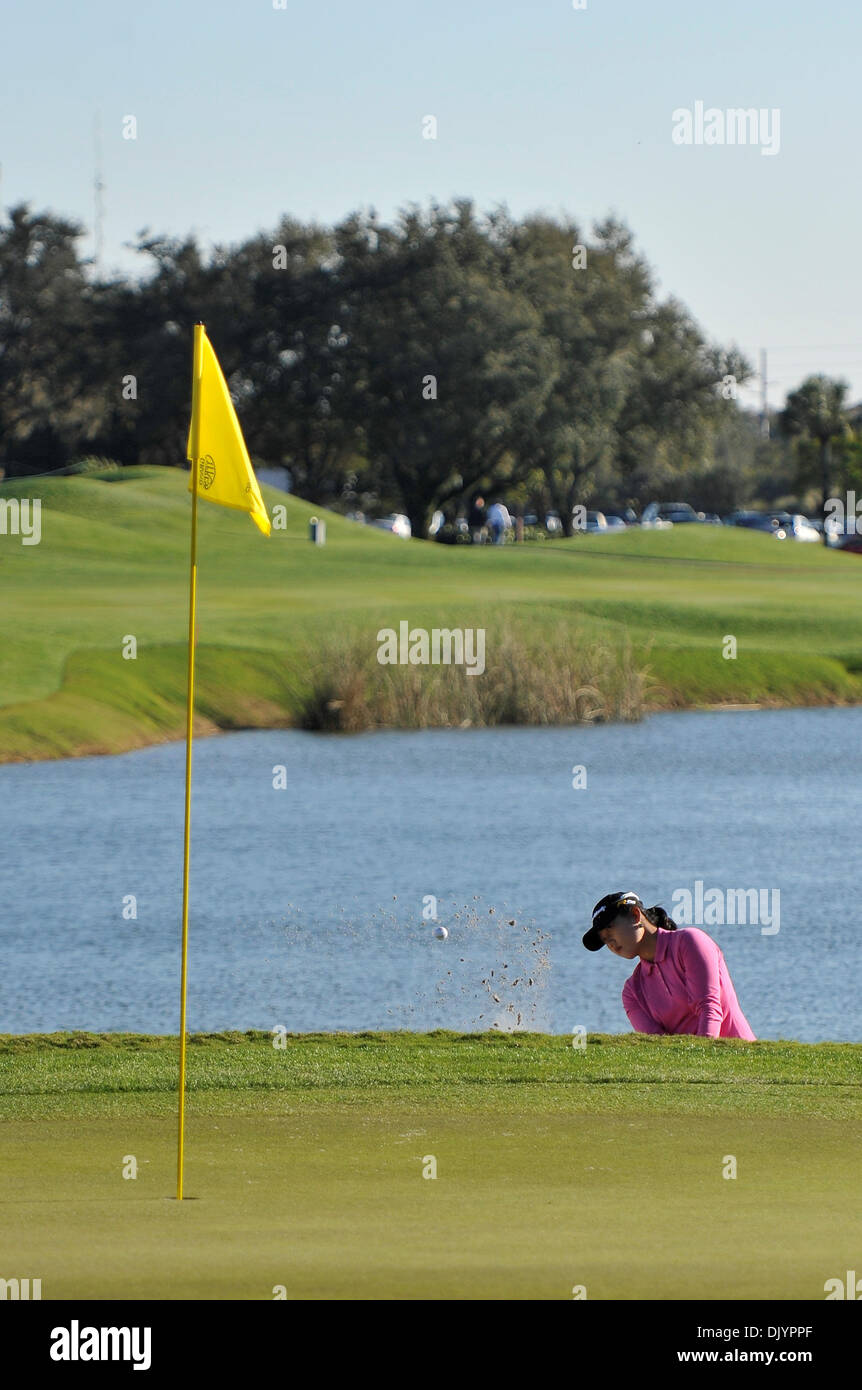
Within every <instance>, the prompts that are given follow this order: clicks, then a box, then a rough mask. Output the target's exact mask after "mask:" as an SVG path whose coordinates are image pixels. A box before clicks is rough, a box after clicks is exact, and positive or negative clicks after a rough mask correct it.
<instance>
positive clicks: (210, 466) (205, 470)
mask: <svg viewBox="0 0 862 1390" xmlns="http://www.w3.org/2000/svg"><path fill="white" fill-rule="evenodd" d="M215 475H216V467H215V464H214V463H213V461H212V459H211V458H210V456H209V454H207V455H206V457H205V458H202V459H201V463H200V472H199V474H198V482H199V483H200V485H201V487H202V488H203V489H204V490H205V491H208V490H209V488H211V487H212V485H213V483H214V482H215ZM247 491H248V488H246V492H247Z"/></svg>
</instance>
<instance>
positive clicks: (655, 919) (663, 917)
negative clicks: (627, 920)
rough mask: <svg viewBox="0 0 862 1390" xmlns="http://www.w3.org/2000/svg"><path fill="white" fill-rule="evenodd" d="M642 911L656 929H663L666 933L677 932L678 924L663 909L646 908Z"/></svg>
mask: <svg viewBox="0 0 862 1390" xmlns="http://www.w3.org/2000/svg"><path fill="white" fill-rule="evenodd" d="M641 911H642V912H643V915H644V917H646V919H647V921H648V922H652V924H653V926H654V927H662V928H663V930H664V931H676V929H677V927H676V922H675V921H674V920H673V918H672V917H668V915H667V913H666V912H665V910H664V908H663V907H644V908H642V909H641Z"/></svg>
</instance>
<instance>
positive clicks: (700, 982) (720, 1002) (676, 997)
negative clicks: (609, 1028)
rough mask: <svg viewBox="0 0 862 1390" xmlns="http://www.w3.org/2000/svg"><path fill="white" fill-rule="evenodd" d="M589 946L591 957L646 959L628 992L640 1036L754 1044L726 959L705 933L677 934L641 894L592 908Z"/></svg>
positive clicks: (617, 896)
mask: <svg viewBox="0 0 862 1390" xmlns="http://www.w3.org/2000/svg"><path fill="white" fill-rule="evenodd" d="M675 933H676V934H675ZM583 940H584V945H585V946H586V948H587V950H588V951H600V950H601V949H602V947H603V946H607V948H608V950H609V951H612V952H613V954H614V955H615V956H621V957H622V959H623V960H634V959H635V958H636V957H638V958H639V959H638V963H637V965H636V966H635V968H634V970H633V972H632V974H631V975H630V976H629V978H628V979H627V980H626V982H625V984H624V986H623V1007H624V1008H625V1011H626V1013H627V1014H628V1018H629V1022H630V1024H631V1025H632V1027H633V1028H634V1030H635V1032H636V1033H699V1034H700V1035H701V1036H702V1037H705V1038H749V1039H750V1040H751V1041H752V1042H753V1041H755V1037H754V1034H753V1032H752V1031H751V1028H750V1026H749V1023H748V1020H747V1019H746V1017H745V1014H744V1013H743V1012H742V1009H741V1008H740V1007H739V1001H738V1000H737V997H736V992H735V990H734V988H733V982H732V980H731V978H730V974H729V973H728V969H727V966H726V965H725V962H724V956H723V955H722V954H721V951H720V950H719V949H718V946H717V945H716V944H715V942H714V941H713V939H712V937H711V936H707V934H706V932H705V931H700V930H699V928H698V927H687V928H685V929H684V930H683V931H681V932H677V926H676V923H675V922H674V921H672V920H671V918H670V917H668V915H667V913H666V912H665V910H664V908H663V907H648V908H645V907H644V905H643V903H642V902H641V900H640V898H639V897H638V896H637V894H636V893H608V895H607V897H604V898H602V900H601V902H598V903H596V905H595V907H594V908H593V924H592V926H591V927H590V929H589V931H588V932H587V933H586V934H585V936H584V938H583Z"/></svg>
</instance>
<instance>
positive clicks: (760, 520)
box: [724, 511, 784, 540]
mask: <svg viewBox="0 0 862 1390" xmlns="http://www.w3.org/2000/svg"><path fill="white" fill-rule="evenodd" d="M724 524H725V526H744V527H745V528H746V529H747V530H749V531H766V532H768V534H769V535H772V536H774V535H777V533H778V531H779V530H780V529H781V528H780V524H779V522H778V521H777V520H774V519H773V517H772V514H771V513H770V512H755V511H740V512H731V513H730V516H728V517H725V520H724ZM780 539H782V540H783V539H784V537H783V536H782V537H781V538H780Z"/></svg>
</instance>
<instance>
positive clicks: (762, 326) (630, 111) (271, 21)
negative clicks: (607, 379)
mask: <svg viewBox="0 0 862 1390" xmlns="http://www.w3.org/2000/svg"><path fill="white" fill-rule="evenodd" d="M860 38H862V11H860V9H859V7H858V5H857V4H855V3H851V0H830V3H829V4H828V5H813V4H809V3H801V0H781V2H780V3H779V0H749V3H742V2H741V0H724V3H722V4H721V5H706V4H702V3H693V0H653V2H652V3H651V0H587V8H586V9H582V10H576V9H575V8H574V6H573V3H572V0H552V2H551V3H548V0H538V3H529V0H520V3H508V2H507V0H499V3H497V4H491V3H488V2H487V0H472V3H471V0H461V2H460V3H453V2H452V0H434V3H430V0H429V2H428V3H425V4H419V3H415V0H398V2H397V3H393V2H391V0H366V3H362V4H359V3H356V0H353V2H352V3H347V2H346V0H327V3H308V2H307V0H286V5H285V8H284V9H275V8H274V6H273V0H208V3H203V0H175V3H168V2H167V0H150V2H149V3H148V4H146V5H131V4H129V3H128V0H80V2H79V3H76V4H74V5H63V6H61V5H58V4H56V3H53V4H51V3H49V4H47V5H33V4H24V3H21V0H18V3H17V4H14V5H13V4H9V3H7V5H6V7H5V10H4V18H3V20H2V28H0V39H2V52H3V57H4V80H3V84H2V91H0V163H2V183H0V202H2V205H3V207H4V208H8V207H9V206H10V205H11V204H13V203H17V202H20V201H29V202H30V203H31V204H32V205H33V206H34V207H35V208H39V209H41V208H50V209H51V210H53V211H55V212H59V213H63V214H66V215H68V216H73V217H76V218H77V219H79V220H80V221H81V222H82V223H84V224H85V225H86V227H87V229H88V233H92V226H93V168H94V155H93V126H94V118H95V117H96V114H97V113H98V115H99V118H100V122H101V128H102V137H101V140H102V151H103V154H102V165H103V177H104V181H105V185H106V189H105V224H104V230H105V257H104V260H105V264H106V266H107V267H109V268H111V267H116V268H122V269H125V270H131V271H133V272H135V271H136V270H138V269H139V268H140V267H141V264H142V263H141V261H140V258H136V257H135V256H134V255H133V254H132V253H130V252H129V251H128V250H126V249H124V246H123V243H124V242H127V241H129V240H130V239H132V238H134V237H135V236H136V235H137V233H138V232H139V231H140V230H141V229H143V228H145V227H147V228H149V229H150V230H151V231H154V232H164V233H168V234H172V235H184V234H187V233H190V232H194V233H195V234H196V235H197V236H198V237H199V239H200V240H201V241H202V242H204V244H210V243H212V242H222V243H230V242H235V241H239V240H241V239H243V238H245V237H246V236H249V235H251V234H253V233H254V232H256V231H259V230H263V229H271V228H273V227H274V226H275V225H276V223H277V221H278V219H279V216H280V215H281V214H282V213H284V212H287V213H290V214H293V215H294V216H297V217H300V218H317V219H319V220H321V221H325V222H333V221H336V220H338V219H340V218H341V217H343V216H344V215H345V214H346V213H348V212H350V211H352V210H354V209H356V208H368V207H375V208H376V209H377V211H378V213H380V214H381V215H382V216H383V217H384V218H387V217H391V216H392V215H393V214H394V212H395V211H396V210H397V209H398V208H399V207H400V206H403V205H404V204H406V203H408V202H411V201H413V202H419V203H423V204H425V203H427V201H428V200H429V198H431V197H435V198H436V199H437V200H438V201H441V202H444V201H447V200H448V199H449V198H451V197H455V196H469V197H472V198H473V199H474V201H475V202H476V204H477V206H478V207H479V208H480V209H488V208H491V207H493V206H495V205H497V204H499V203H506V204H507V205H508V207H509V209H510V210H511V211H512V212H513V213H514V214H515V215H516V216H520V215H522V214H524V213H526V212H531V211H539V210H541V211H545V212H549V213H552V214H562V213H568V214H571V215H572V216H574V217H575V218H577V219H578V221H579V222H580V223H581V224H582V225H584V226H586V227H589V225H590V224H591V223H592V222H593V221H594V220H595V219H596V218H599V217H602V216H604V215H606V214H607V213H608V212H614V213H616V214H617V215H619V216H620V217H622V218H623V219H624V220H625V221H626V222H627V223H628V224H629V226H630V227H631V228H632V230H633V231H634V233H635V236H636V238H637V243H638V246H639V248H640V250H641V251H642V252H643V254H644V255H645V256H646V258H647V260H648V261H649V262H650V264H651V265H652V266H653V268H654V271H655V273H656V276H657V278H658V283H659V286H660V289H661V291H662V292H663V293H668V294H670V293H672V294H674V295H675V296H676V297H678V298H679V299H681V300H682V301H683V302H684V303H685V304H686V305H687V306H688V308H689V309H690V310H691V312H692V313H693V314H694V316H695V318H696V319H697V320H698V322H699V323H700V325H701V327H702V328H703V329H704V331H705V332H706V333H707V335H708V336H709V337H710V338H712V339H714V340H716V341H719V342H724V343H730V342H735V343H737V344H738V345H739V346H740V347H741V348H742V349H743V351H745V352H746V353H747V354H748V356H749V357H750V359H751V360H752V362H753V365H754V366H755V367H757V366H758V352H759V349H760V348H761V347H765V348H767V350H768V376H769V378H770V381H771V386H770V392H769V396H770V402H771V404H773V405H780V404H781V403H782V401H783V398H784V393H785V392H786V391H787V390H789V389H792V387H793V386H794V385H797V384H798V382H799V381H800V380H801V379H802V377H803V376H804V375H806V374H807V373H808V372H811V371H826V372H828V373H829V374H831V375H836V376H843V377H844V378H845V379H846V380H848V381H849V383H850V386H851V391H850V396H851V399H853V400H858V399H862V331H860V329H859V328H858V327H857V325H856V323H855V321H854V318H853V317H851V312H850V306H851V305H852V304H854V303H856V304H858V302H859V298H860V295H859V279H860V275H859V268H858V267H859V260H860V249H859V243H860V236H859V230H860V223H862V217H860V213H862V206H860V204H862V184H860V179H859V176H858V168H859V163H858V143H859V132H860V124H862V123H860V100H859V95H858V93H859V86H860V77H859V68H860ZM697 101H702V102H703V103H704V104H705V106H706V107H715V108H718V109H720V110H722V111H724V110H726V109H728V108H731V107H747V108H748V107H754V108H756V109H757V110H760V109H761V108H763V109H766V110H769V111H771V110H773V109H774V108H777V109H778V110H779V112H780V147H779V150H778V153H777V154H776V155H774V156H768V155H763V154H761V152H760V148H759V147H758V146H752V145H748V146H741V145H738V144H737V145H732V146H731V145H729V144H724V145H712V146H707V145H689V146H681V145H676V144H674V142H673V140H672V129H673V112H674V111H675V110H677V109H679V108H682V107H686V108H690V109H693V108H694V105H695V102H697ZM429 114H430V115H434V116H435V117H436V118H437V121H438V136H437V139H436V140H434V141H431V140H424V139H422V133H421V122H422V118H423V117H424V116H426V115H429ZM127 115H134V116H135V117H136V120H137V127H138V131H137V139H136V140H134V141H132V140H124V139H123V135H122V123H123V118H124V117H125V116H127ZM83 247H84V249H85V250H86V252H87V253H91V252H92V249H93V241H92V236H91V235H88V237H87V239H86V240H85V241H84V243H83ZM753 398H754V397H753V394H751V393H745V395H744V399H746V400H752V399H753Z"/></svg>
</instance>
